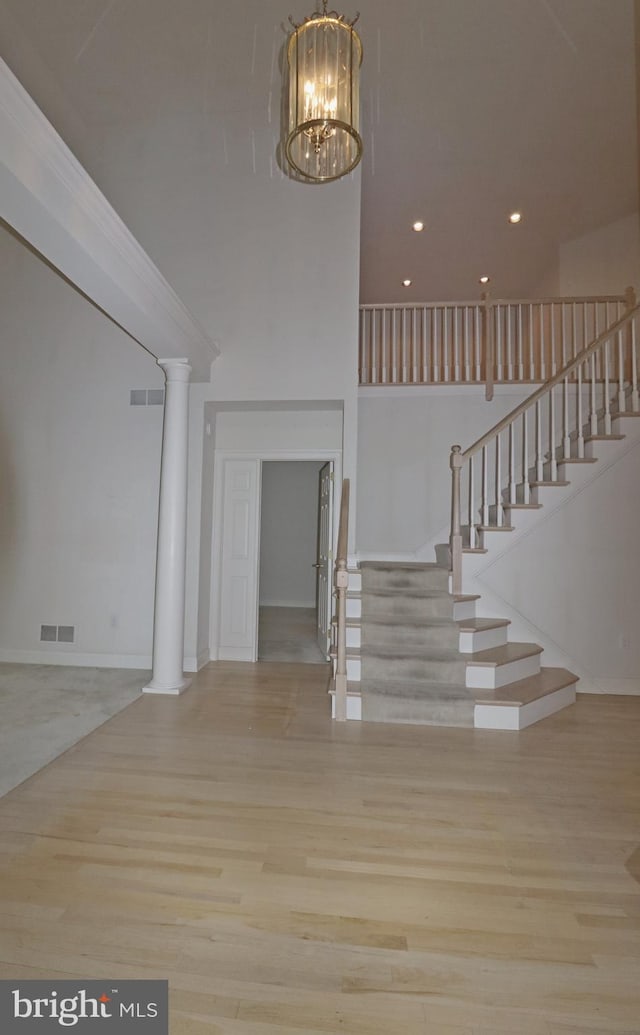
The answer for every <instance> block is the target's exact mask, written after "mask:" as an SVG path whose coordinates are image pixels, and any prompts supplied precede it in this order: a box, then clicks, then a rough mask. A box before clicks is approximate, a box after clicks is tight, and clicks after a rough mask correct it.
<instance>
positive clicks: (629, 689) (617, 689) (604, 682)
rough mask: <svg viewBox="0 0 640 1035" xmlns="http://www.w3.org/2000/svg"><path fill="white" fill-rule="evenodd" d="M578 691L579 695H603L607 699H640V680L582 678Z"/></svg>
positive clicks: (577, 687)
mask: <svg viewBox="0 0 640 1035" xmlns="http://www.w3.org/2000/svg"><path fill="white" fill-rule="evenodd" d="M576 690H577V692H578V693H579V694H602V695H603V696H606V697H614V696H616V697H640V679H594V678H593V677H587V676H582V677H581V678H580V682H579V683H578V684H577V686H576Z"/></svg>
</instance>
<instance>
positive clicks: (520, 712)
mask: <svg viewBox="0 0 640 1035" xmlns="http://www.w3.org/2000/svg"><path fill="white" fill-rule="evenodd" d="M575 700H576V689H575V684H572V685H571V686H565V687H562V688H561V689H560V690H556V691H555V692H554V693H551V694H547V695H546V696H545V697H541V698H539V699H538V700H536V701H532V702H531V703H530V704H521V705H520V706H514V705H505V704H500V703H496V704H485V703H483V704H477V705H476V706H475V710H474V722H473V724H474V726H475V728H476V729H482V730H523V729H526V727H527V726H531V725H533V723H534V722H540V720H541V719H546V718H548V716H549V715H555V713H556V712H559V711H561V710H562V709H563V708H567V707H569V705H571V704H575Z"/></svg>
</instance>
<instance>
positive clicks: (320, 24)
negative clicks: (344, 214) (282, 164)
mask: <svg viewBox="0 0 640 1035" xmlns="http://www.w3.org/2000/svg"><path fill="white" fill-rule="evenodd" d="M358 18H359V15H356V17H355V18H354V19H353V21H351V22H349V21H347V20H346V19H345V16H344V15H343V14H338V13H337V12H336V11H327V0H322V11H315V12H314V13H313V14H312V15H309V17H307V18H305V20H304V22H303V23H302V24H301V25H297V24H296V23H295V22H294V21H293V19H292V18H291V17H290V18H289V21H290V22H291V24H292V25H293V32H292V33H291V34H290V36H289V40H288V44H287V59H288V65H289V120H288V132H287V141H286V148H285V150H286V155H287V159H288V161H289V163H290V165H291V166H292V167H293V169H294V170H295V171H296V172H297V173H299V174H300V176H301V177H303V178H304V179H305V180H308V181H310V182H312V183H326V182H328V181H329V180H338V179H339V178H340V177H341V176H345V175H346V174H347V173H349V172H351V170H352V169H355V167H356V165H357V164H358V162H359V161H360V159H361V157H362V138H361V136H360V132H359V129H360V80H359V77H360V65H361V63H362V43H361V41H360V37H359V36H358V33H357V32H356V31H355V29H354V25H355V23H356V22H357V20H358Z"/></svg>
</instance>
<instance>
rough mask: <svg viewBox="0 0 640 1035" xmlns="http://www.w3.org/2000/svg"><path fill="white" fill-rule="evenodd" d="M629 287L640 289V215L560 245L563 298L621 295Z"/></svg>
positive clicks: (633, 215) (559, 269)
mask: <svg viewBox="0 0 640 1035" xmlns="http://www.w3.org/2000/svg"><path fill="white" fill-rule="evenodd" d="M628 285H633V286H634V287H635V288H636V290H638V288H640V228H639V225H638V213H637V212H634V213H633V214H632V215H628V216H625V217H624V218H623V219H618V220H617V221H616V222H615V223H609V224H608V225H607V226H602V227H599V228H598V229H597V230H594V231H593V232H592V233H590V234H585V235H584V236H583V237H578V238H576V239H575V240H573V241H566V242H565V243H564V244H561V245H560V247H559V249H558V288H559V292H560V294H561V295H590V294H593V295H596V294H597V295H619V294H623V293H624V290H625V288H626V287H627V286H628Z"/></svg>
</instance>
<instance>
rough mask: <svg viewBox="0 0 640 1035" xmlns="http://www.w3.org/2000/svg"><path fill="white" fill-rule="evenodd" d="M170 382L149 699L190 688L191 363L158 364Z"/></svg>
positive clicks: (159, 517)
mask: <svg viewBox="0 0 640 1035" xmlns="http://www.w3.org/2000/svg"><path fill="white" fill-rule="evenodd" d="M158 366H160V367H162V369H163V370H164V373H165V377H166V390H165V402H164V428H163V432H162V463H161V468H160V506H159V514H158V554H157V560H156V603H155V619H154V627H153V672H152V675H151V682H150V683H149V685H148V686H145V687H144V690H143V692H144V693H147V694H180V693H182V691H183V690H186V689H187V687H188V686H189V683H190V680H188V679H185V678H184V675H183V671H182V664H183V655H184V595H185V569H186V544H187V448H188V429H189V375H190V373H191V367H190V366H189V363H188V362H187V360H186V359H159V360H158Z"/></svg>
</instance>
